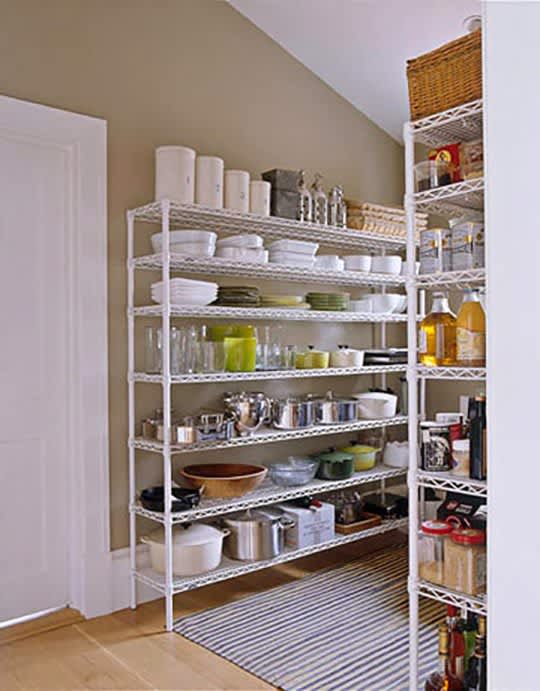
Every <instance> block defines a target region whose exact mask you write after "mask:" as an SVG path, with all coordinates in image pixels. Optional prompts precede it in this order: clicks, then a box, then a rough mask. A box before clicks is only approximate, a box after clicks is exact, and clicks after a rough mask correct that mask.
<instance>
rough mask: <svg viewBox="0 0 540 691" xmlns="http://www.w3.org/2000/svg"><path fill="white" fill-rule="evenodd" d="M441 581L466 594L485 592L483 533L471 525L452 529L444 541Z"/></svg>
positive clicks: (484, 543) (484, 537)
mask: <svg viewBox="0 0 540 691" xmlns="http://www.w3.org/2000/svg"><path fill="white" fill-rule="evenodd" d="M444 585H445V586H446V587H447V588H451V589H452V590H457V591H459V592H460V593H466V594H467V595H482V594H483V593H485V592H486V534H485V532H484V531H483V530H476V529H474V528H458V529H457V530H454V531H453V532H452V534H451V535H450V537H449V539H448V540H447V542H446V544H445V553H444Z"/></svg>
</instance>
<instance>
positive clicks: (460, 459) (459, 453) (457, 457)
mask: <svg viewBox="0 0 540 691" xmlns="http://www.w3.org/2000/svg"><path fill="white" fill-rule="evenodd" d="M452 474H453V475H459V476H460V477H469V476H470V442H469V440H468V439H455V440H454V441H453V442H452Z"/></svg>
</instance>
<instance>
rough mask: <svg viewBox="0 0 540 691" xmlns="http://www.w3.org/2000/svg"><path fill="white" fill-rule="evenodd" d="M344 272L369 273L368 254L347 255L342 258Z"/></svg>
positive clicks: (369, 260)
mask: <svg viewBox="0 0 540 691" xmlns="http://www.w3.org/2000/svg"><path fill="white" fill-rule="evenodd" d="M343 261H344V262H345V270H346V271H370V270H371V257H370V255H369V254H349V255H348V256H345V257H343Z"/></svg>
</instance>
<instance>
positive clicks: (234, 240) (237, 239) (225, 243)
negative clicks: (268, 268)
mask: <svg viewBox="0 0 540 691" xmlns="http://www.w3.org/2000/svg"><path fill="white" fill-rule="evenodd" d="M216 257H221V258H222V259H232V260H233V261H238V262H252V263H254V264H266V263H267V262H268V252H267V251H266V250H265V249H264V247H263V239H262V237H261V236H260V235H231V237H228V238H222V239H220V240H218V241H217V250H216Z"/></svg>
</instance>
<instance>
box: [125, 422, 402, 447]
mask: <svg viewBox="0 0 540 691" xmlns="http://www.w3.org/2000/svg"><path fill="white" fill-rule="evenodd" d="M406 423H407V417H406V416H405V415H397V416H396V417H391V418H384V419H378V420H357V421H355V422H348V423H343V424H336V425H315V426H313V427H307V428H305V429H294V430H269V431H266V432H257V433H255V434H252V435H251V436H248V437H235V438H234V439H230V440H228V441H206V442H196V443H194V444H183V445H175V444H171V446H170V450H171V454H182V453H193V452H195V451H212V450H214V449H235V448H238V447H239V446H254V445H257V444H269V443H272V442H281V441H291V440H294V439H308V438H309V437H323V436H327V435H329V434H342V433H344V432H358V431H360V430H365V429H380V428H384V427H395V426H397V425H405V424H406ZM129 446H130V447H132V448H135V449H140V450H142V451H152V452H155V453H164V452H165V447H164V444H163V443H162V442H160V441H156V440H154V439H146V438H144V437H135V438H134V439H131V440H130V441H129Z"/></svg>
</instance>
